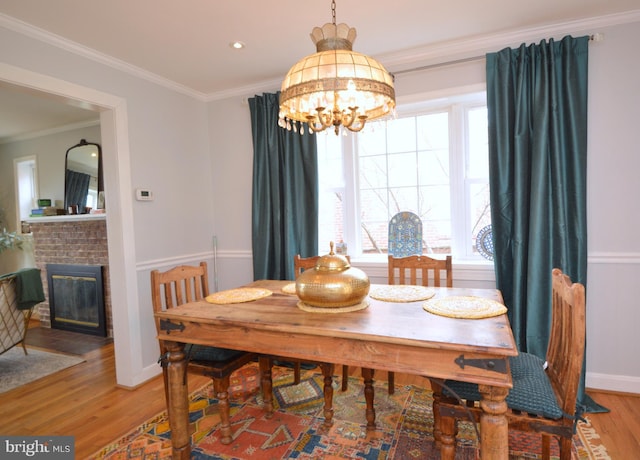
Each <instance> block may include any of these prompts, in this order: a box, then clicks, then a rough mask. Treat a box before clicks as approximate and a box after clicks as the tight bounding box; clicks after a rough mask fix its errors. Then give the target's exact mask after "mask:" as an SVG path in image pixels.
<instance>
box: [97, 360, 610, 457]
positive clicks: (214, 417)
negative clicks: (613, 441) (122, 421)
mask: <svg viewBox="0 0 640 460" xmlns="http://www.w3.org/2000/svg"><path fill="white" fill-rule="evenodd" d="M273 375H274V378H273V384H274V385H273V393H274V400H275V408H276V412H275V414H274V416H273V418H271V419H266V418H265V417H264V412H263V410H262V399H261V395H260V393H259V391H258V385H259V373H258V370H257V366H255V365H249V366H246V367H244V368H243V369H240V370H239V371H237V372H236V373H234V374H233V375H232V383H231V393H232V395H233V396H232V398H233V401H232V407H231V416H232V419H231V423H232V429H233V441H232V443H231V444H229V445H224V444H222V443H221V442H220V438H219V433H218V423H219V420H220V419H219V416H218V412H217V408H216V399H214V398H213V397H212V396H211V392H212V386H211V385H207V386H205V387H203V388H201V389H200V390H198V391H196V392H194V393H193V394H192V395H190V421H191V429H192V432H193V435H192V455H191V458H192V459H203V460H204V459H207V460H249V459H251V460H275V459H289V458H295V459H319V458H322V459H338V458H350V459H351V458H358V459H376V460H383V459H398V460H411V459H436V458H439V457H440V456H439V453H438V451H437V450H436V449H435V447H434V442H433V436H432V431H433V414H432V410H431V404H432V401H433V399H432V394H431V391H429V390H427V389H425V388H420V387H417V386H412V385H409V386H396V390H395V394H393V395H389V394H388V393H387V389H386V384H385V383H384V382H382V383H377V384H376V385H375V410H376V423H377V429H376V430H375V431H371V432H367V430H366V421H365V399H364V393H363V383H362V380H361V379H357V378H354V377H351V378H350V381H349V389H348V390H347V391H346V392H342V391H340V390H339V385H338V384H339V382H338V381H336V382H334V383H335V385H334V387H336V390H335V391H334V411H335V412H334V423H333V426H332V427H331V428H330V429H328V430H326V429H323V426H322V423H323V421H324V418H323V416H322V405H323V398H322V386H323V378H322V375H321V374H320V373H318V372H313V371H305V372H304V373H303V375H302V381H301V382H300V384H298V385H293V382H292V381H293V378H292V372H291V371H290V370H286V369H281V368H275V369H274V374H273ZM170 437H171V432H170V428H169V424H168V420H167V415H166V413H161V414H159V415H158V416H156V417H154V418H153V419H151V420H149V421H148V422H146V423H144V424H142V425H141V426H139V427H137V428H136V429H134V430H133V431H131V432H130V433H129V434H127V435H125V436H124V437H122V438H121V439H118V440H116V441H115V442H113V443H111V444H109V445H108V446H105V447H104V448H102V449H100V451H98V452H97V453H96V454H94V455H92V456H91V457H89V458H90V459H91V460H97V459H108V460H115V459H118V460H123V459H137V460H138V459H139V460H142V459H151V458H153V459H164V458H167V459H168V458H170V457H171V439H170ZM509 447H510V458H512V459H537V458H541V455H540V442H539V440H538V437H536V436H529V435H527V434H525V433H522V434H518V435H513V436H510V439H509ZM573 448H574V449H573V458H574V459H597V460H601V459H609V458H610V457H609V456H608V454H607V451H606V448H605V447H604V446H603V445H602V444H601V442H600V439H599V436H598V434H597V433H596V432H595V430H594V429H593V428H592V427H591V426H590V425H589V423H588V422H587V423H581V424H580V425H579V429H578V434H577V435H576V436H575V437H574V442H573ZM476 458H478V452H477V440H476V433H475V430H474V428H473V426H472V425H471V424H469V423H461V424H460V429H459V435H458V444H457V448H456V459H460V460H465V459H474V460H475V459H476ZM552 458H555V459H557V458H558V451H557V446H556V449H555V451H554V452H552Z"/></svg>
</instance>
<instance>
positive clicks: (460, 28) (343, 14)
mask: <svg viewBox="0 0 640 460" xmlns="http://www.w3.org/2000/svg"><path fill="white" fill-rule="evenodd" d="M336 3H337V6H336V20H337V22H338V23H340V22H345V23H347V24H348V25H349V26H351V27H355V28H356V30H357V32H358V38H357V39H356V41H355V43H354V50H356V51H359V52H361V53H364V54H368V55H371V56H373V57H375V58H377V59H378V60H380V61H381V62H382V63H383V64H384V65H386V66H387V68H388V69H389V70H390V71H391V72H392V73H393V72H394V71H398V70H402V69H403V67H404V68H406V67H407V66H408V65H409V66H410V65H411V61H412V60H415V59H416V57H420V56H421V55H422V56H425V55H426V54H428V53H429V52H432V50H433V49H434V48H437V47H438V46H442V47H446V46H447V44H451V43H456V42H458V43H459V42H461V41H467V42H469V41H472V40H474V38H477V39H479V38H480V37H487V36H491V35H496V34H508V33H509V32H510V31H518V30H522V29H535V28H543V27H549V26H552V25H554V24H562V23H569V22H572V21H586V20H588V19H589V18H594V17H599V16H607V15H616V14H621V13H625V12H636V13H637V12H638V8H639V6H640V5H639V4H638V0H561V1H559V0H538V1H536V2H525V1H514V0H483V1H470V0H448V1H435V0H397V1H394V2H390V1H382V0H366V1H364V2H363V1H361V0H337V2H336ZM326 22H331V2H330V1H329V0H322V1H320V0H314V1H311V0H278V1H266V0H181V1H176V0H134V1H131V0H109V1H101V2H100V1H87V0H56V1H50V0H2V1H1V2H0V25H2V24H5V25H7V24H9V25H10V26H11V27H12V28H13V29H16V30H19V31H24V32H25V33H28V34H30V35H31V36H34V37H36V38H40V39H43V40H46V41H52V42H55V43H58V44H61V46H66V47H67V48H68V49H72V50H75V51H76V52H79V53H81V54H84V55H87V56H90V57H92V58H94V59H98V60H100V61H102V62H108V63H110V64H112V65H115V66H117V67H119V68H122V69H125V70H128V71H131V72H134V73H136V74H138V75H142V76H147V77H149V78H151V79H154V80H155V81H161V82H164V83H166V84H167V85H171V86H173V87H176V88H178V89H180V90H182V91H186V92H188V93H192V94H193V95H195V96H196V97H201V98H203V99H214V98H216V97H220V96H221V95H225V94H229V93H233V92H237V91H241V90H242V89H243V88H245V89H246V90H247V91H250V90H252V89H253V88H256V87H259V86H260V85H265V84H269V85H270V86H271V87H278V85H279V83H278V82H279V81H280V80H281V79H282V78H283V77H284V75H285V74H286V72H287V71H288V70H289V68H290V67H291V66H292V65H293V64H294V63H295V62H296V61H298V60H299V59H300V58H302V57H304V56H306V55H308V54H311V53H313V52H315V47H314V45H313V43H312V41H311V39H310V38H309V34H310V32H311V29H312V28H313V27H315V26H322V25H323V24H324V23H326ZM542 38H544V37H542ZM233 41H242V42H243V43H245V45H246V47H245V48H244V49H241V50H234V49H232V48H231V47H230V46H229V44H230V43H231V42H233ZM428 50H431V51H428ZM29 97H31V99H29ZM23 98H27V99H23ZM9 107H11V108H12V110H11V112H10V113H11V118H10V119H9V120H7V119H6V118H5V114H7V113H8V112H9V111H8V110H7V109H8V108H9ZM23 109H28V110H26V111H24V110H23ZM36 109H37V110H36ZM67 109H68V108H67V107H64V106H62V105H61V104H60V103H59V102H54V101H50V100H46V99H44V100H43V99H40V98H39V97H36V98H35V99H34V98H33V96H30V95H28V94H25V93H22V94H19V93H16V91H15V88H7V87H6V85H3V84H2V83H1V82H0V141H1V140H2V139H3V138H6V137H7V136H16V135H20V134H23V133H25V132H30V131H34V130H41V129H47V127H46V126H47V125H51V122H48V121H47V120H50V119H51V120H57V121H55V122H53V124H56V123H57V124H58V125H59V124H60V121H64V122H65V123H77V122H81V121H82V120H84V119H86V118H87V116H88V115H91V113H87V111H85V110H82V109H78V108H73V110H71V111H69V110H67ZM34 110H35V111H36V112H38V113H39V115H34V113H33V111H34ZM93 115H94V118H95V114H93ZM29 120H33V121H38V124H37V125H32V126H28V125H29V123H28V121H29ZM49 127H51V126H49Z"/></svg>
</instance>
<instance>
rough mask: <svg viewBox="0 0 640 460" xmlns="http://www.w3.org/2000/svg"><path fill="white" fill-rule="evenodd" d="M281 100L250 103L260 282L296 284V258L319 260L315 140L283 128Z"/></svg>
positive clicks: (270, 98)
mask: <svg viewBox="0 0 640 460" xmlns="http://www.w3.org/2000/svg"><path fill="white" fill-rule="evenodd" d="M279 97H280V94H279V93H275V94H268V93H264V94H262V96H258V95H256V96H255V97H253V98H250V99H249V108H250V111H251V130H252V135H253V193H252V247H253V277H254V279H255V280H258V279H277V280H284V279H295V276H294V271H293V256H294V255H296V254H300V255H302V256H303V257H308V256H311V255H316V254H318V165H317V151H316V136H315V135H310V134H305V135H301V134H299V133H297V132H295V131H290V130H287V129H283V128H281V127H279V126H278V112H279Z"/></svg>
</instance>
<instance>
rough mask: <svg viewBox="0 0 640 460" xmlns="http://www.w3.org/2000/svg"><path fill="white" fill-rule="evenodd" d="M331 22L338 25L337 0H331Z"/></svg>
mask: <svg viewBox="0 0 640 460" xmlns="http://www.w3.org/2000/svg"><path fill="white" fill-rule="evenodd" d="M331 22H332V24H333V25H334V26H335V25H336V0H331Z"/></svg>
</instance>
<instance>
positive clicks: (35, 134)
mask: <svg viewBox="0 0 640 460" xmlns="http://www.w3.org/2000/svg"><path fill="white" fill-rule="evenodd" d="M99 125H100V119H99V118H97V119H95V120H89V121H81V122H78V123H70V124H68V125H64V126H57V127H55V128H51V129H43V130H40V131H34V132H31V133H27V134H21V135H19V136H9V137H5V138H4V139H2V140H0V145H1V144H10V143H12V142H21V141H27V140H30V139H36V138H38V137H42V136H50V135H52V134H58V133H63V132H66V131H72V130H74V129H82V128H89V127H91V126H99Z"/></svg>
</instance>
